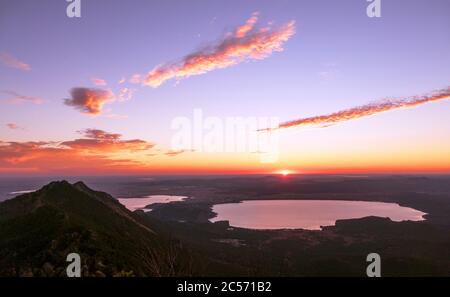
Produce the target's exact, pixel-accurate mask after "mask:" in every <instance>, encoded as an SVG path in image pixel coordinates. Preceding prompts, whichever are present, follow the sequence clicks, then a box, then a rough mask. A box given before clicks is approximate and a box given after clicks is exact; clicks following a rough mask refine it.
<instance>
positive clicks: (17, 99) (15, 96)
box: [2, 91, 44, 104]
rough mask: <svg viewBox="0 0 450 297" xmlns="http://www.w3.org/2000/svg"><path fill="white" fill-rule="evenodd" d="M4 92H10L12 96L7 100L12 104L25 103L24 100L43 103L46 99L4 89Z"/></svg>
mask: <svg viewBox="0 0 450 297" xmlns="http://www.w3.org/2000/svg"><path fill="white" fill-rule="evenodd" d="M2 93H4V94H8V95H10V96H11V97H10V98H8V99H6V101H7V102H8V103H10V104H18V103H24V102H31V103H34V104H41V103H43V102H44V100H43V99H42V98H40V97H34V96H26V95H21V94H19V93H17V92H14V91H2Z"/></svg>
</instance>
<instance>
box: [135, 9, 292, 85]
mask: <svg viewBox="0 0 450 297" xmlns="http://www.w3.org/2000/svg"><path fill="white" fill-rule="evenodd" d="M257 21H258V14H257V13H254V14H253V15H252V16H251V18H250V19H249V20H247V22H246V23H245V24H244V25H243V26H240V27H238V28H237V29H236V30H234V32H231V33H229V34H227V35H226V36H225V38H224V39H223V40H222V41H220V42H219V43H218V44H215V45H211V46H208V47H205V48H203V49H202V50H199V51H197V52H194V53H191V54H189V55H187V56H186V57H184V58H183V59H181V60H180V61H178V62H176V63H168V64H163V65H160V66H157V67H155V68H153V69H152V70H151V71H150V72H149V73H148V74H147V75H146V77H145V78H144V80H143V83H144V84H145V85H148V86H151V87H155V88H156V87H159V86H160V85H161V84H163V83H164V82H165V81H167V80H170V79H174V78H175V79H181V78H187V77H190V76H193V75H200V74H204V73H207V72H209V71H212V70H215V69H221V68H227V67H230V66H233V65H236V64H239V63H241V62H244V61H246V60H259V59H264V58H266V57H268V56H270V55H271V54H272V53H273V52H279V51H282V50H283V44H284V43H285V42H286V41H288V40H289V39H290V38H291V37H292V36H293V35H294V34H295V22H294V21H291V22H289V23H287V24H285V25H283V26H281V27H280V28H278V29H272V28H271V27H270V26H266V27H262V28H257V27H256V23H257Z"/></svg>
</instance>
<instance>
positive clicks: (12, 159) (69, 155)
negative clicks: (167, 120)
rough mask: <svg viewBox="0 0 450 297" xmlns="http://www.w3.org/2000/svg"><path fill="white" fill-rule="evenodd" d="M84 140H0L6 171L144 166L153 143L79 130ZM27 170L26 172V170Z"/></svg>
mask: <svg viewBox="0 0 450 297" xmlns="http://www.w3.org/2000/svg"><path fill="white" fill-rule="evenodd" d="M79 133H80V134H81V135H82V137H81V138H78V139H73V140H68V141H26V142H7V141H0V168H3V171H5V170H6V171H8V170H14V169H17V170H18V169H20V168H33V169H34V170H37V171H55V170H70V171H73V170H77V169H80V170H82V171H85V172H86V171H98V170H99V169H105V170H107V171H108V169H110V168H115V169H124V170H126V169H127V168H128V169H129V166H130V165H131V164H134V165H135V166H137V167H139V166H144V165H145V164H146V159H148V157H147V155H149V154H151V153H152V148H153V147H154V144H153V143H151V142H148V141H145V140H141V139H122V135H121V134H118V133H109V132H106V131H103V130H99V129H86V130H82V131H79ZM24 170H25V169H24Z"/></svg>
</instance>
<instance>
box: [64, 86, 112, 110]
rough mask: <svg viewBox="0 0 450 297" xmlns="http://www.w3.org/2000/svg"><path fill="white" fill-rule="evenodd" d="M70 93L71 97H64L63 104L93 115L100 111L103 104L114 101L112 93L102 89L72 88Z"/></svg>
mask: <svg viewBox="0 0 450 297" xmlns="http://www.w3.org/2000/svg"><path fill="white" fill-rule="evenodd" d="M70 95H71V96H72V98H68V99H65V100H64V104H66V105H68V106H73V107H75V108H76V109H78V110H80V111H81V112H83V113H85V114H89V115H94V116H95V115H99V114H101V113H102V109H103V105H105V104H106V103H110V102H112V101H114V94H113V93H112V92H111V91H110V90H103V89H91V88H81V87H79V88H72V89H71V90H70Z"/></svg>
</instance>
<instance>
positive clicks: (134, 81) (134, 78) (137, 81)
mask: <svg viewBox="0 0 450 297" xmlns="http://www.w3.org/2000/svg"><path fill="white" fill-rule="evenodd" d="M128 81H129V82H130V83H131V84H140V83H141V82H142V77H141V75H140V74H133V75H132V76H131V77H130V79H129V80H128Z"/></svg>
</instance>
